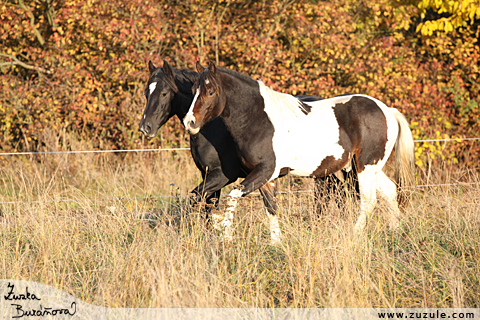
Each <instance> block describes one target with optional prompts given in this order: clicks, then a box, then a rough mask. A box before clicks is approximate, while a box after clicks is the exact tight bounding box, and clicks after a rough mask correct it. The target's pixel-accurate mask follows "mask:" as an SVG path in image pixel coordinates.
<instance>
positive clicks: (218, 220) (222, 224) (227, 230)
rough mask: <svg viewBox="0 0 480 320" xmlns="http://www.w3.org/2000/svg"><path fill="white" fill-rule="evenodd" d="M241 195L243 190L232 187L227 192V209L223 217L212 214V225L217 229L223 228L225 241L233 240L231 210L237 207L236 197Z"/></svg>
mask: <svg viewBox="0 0 480 320" xmlns="http://www.w3.org/2000/svg"><path fill="white" fill-rule="evenodd" d="M242 195H243V192H242V191H241V190H238V189H233V190H232V191H230V193H229V194H228V196H227V197H228V198H227V209H225V215H224V216H223V218H222V217H221V216H219V215H214V216H213V223H214V225H213V227H214V228H215V229H217V230H220V231H221V230H223V231H224V233H223V237H224V239H225V240H226V241H232V240H233V212H234V211H235V208H236V207H237V203H238V198H240V197H241V196H242Z"/></svg>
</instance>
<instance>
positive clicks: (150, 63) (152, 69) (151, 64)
mask: <svg viewBox="0 0 480 320" xmlns="http://www.w3.org/2000/svg"><path fill="white" fill-rule="evenodd" d="M156 68H157V67H155V65H154V64H153V63H152V61H150V60H149V61H148V70H149V71H150V73H153V71H154V70H155V69H156Z"/></svg>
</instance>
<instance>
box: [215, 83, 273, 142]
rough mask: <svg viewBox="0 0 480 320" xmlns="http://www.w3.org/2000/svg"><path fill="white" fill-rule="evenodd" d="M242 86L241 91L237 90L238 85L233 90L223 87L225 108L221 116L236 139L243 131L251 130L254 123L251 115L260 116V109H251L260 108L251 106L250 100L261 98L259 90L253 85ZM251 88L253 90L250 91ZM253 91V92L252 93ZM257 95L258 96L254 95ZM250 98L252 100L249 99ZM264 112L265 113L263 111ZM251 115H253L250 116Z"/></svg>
mask: <svg viewBox="0 0 480 320" xmlns="http://www.w3.org/2000/svg"><path fill="white" fill-rule="evenodd" d="M246 84H247V85H248V86H253V85H254V83H253V84H252V83H246ZM248 86H245V87H244V86H242V88H243V90H242V92H238V91H237V90H238V86H237V87H236V90H235V92H233V90H229V89H228V88H225V89H226V91H225V94H226V105H225V109H224V111H223V112H222V115H221V116H222V118H223V121H224V122H225V126H226V127H227V129H228V130H229V131H230V133H231V134H232V136H233V137H234V139H235V140H236V139H237V138H239V137H242V136H243V135H244V132H245V131H251V130H253V127H254V126H255V125H256V122H255V121H252V118H253V117H255V118H256V117H257V116H258V115H260V116H261V114H262V113H261V112H260V110H253V109H252V108H260V107H261V106H260V105H254V106H252V100H254V101H258V100H261V94H260V91H258V88H255V87H253V88H252V87H248ZM252 90H253V91H252ZM229 91H230V92H229ZM252 93H253V94H252ZM254 95H258V97H256V96H254ZM239 96H240V97H249V98H248V99H249V100H247V99H245V98H244V99H238V97H239ZM250 99H252V100H250ZM264 114H265V113H264ZM252 116H253V117H252ZM265 116H266V114H265Z"/></svg>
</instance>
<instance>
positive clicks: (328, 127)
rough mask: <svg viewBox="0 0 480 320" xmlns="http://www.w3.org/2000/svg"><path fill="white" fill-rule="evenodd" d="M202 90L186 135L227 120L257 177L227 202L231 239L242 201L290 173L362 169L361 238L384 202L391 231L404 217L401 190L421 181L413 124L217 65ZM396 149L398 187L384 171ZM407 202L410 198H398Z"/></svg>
mask: <svg viewBox="0 0 480 320" xmlns="http://www.w3.org/2000/svg"><path fill="white" fill-rule="evenodd" d="M197 71H198V72H199V73H200V76H199V78H198V80H197V81H196V83H195V85H194V88H193V90H194V92H195V96H194V98H193V102H192V104H191V106H190V109H189V111H188V113H187V114H186V116H185V118H184V119H183V123H184V125H185V128H186V130H187V131H188V132H189V133H190V134H192V135H195V134H198V132H200V130H201V128H202V127H203V126H204V125H206V124H208V123H209V121H210V120H211V119H214V118H215V117H218V116H220V117H221V118H222V119H223V122H224V123H225V125H226V127H227V129H228V131H229V132H230V133H231V135H232V137H233V139H234V140H235V142H236V144H237V145H238V148H239V152H240V155H241V159H242V163H243V164H244V165H245V166H247V167H248V168H249V169H250V173H249V174H248V176H247V177H246V178H245V180H244V181H243V182H242V183H241V184H240V186H239V187H238V188H235V189H233V190H232V191H231V192H230V193H229V195H228V200H227V208H226V212H225V214H224V217H223V220H222V221H221V222H220V224H221V225H222V227H223V228H224V237H225V238H226V239H232V237H233V228H232V219H233V212H234V210H235V208H236V205H237V201H238V198H240V197H242V196H245V195H247V194H249V193H251V192H252V191H254V190H255V189H258V188H260V187H262V186H264V185H268V184H270V183H271V182H272V181H273V180H274V179H276V178H277V177H279V176H281V175H283V174H286V173H290V174H293V175H297V176H306V177H315V178H318V177H325V176H327V175H329V174H332V173H334V172H337V171H339V170H345V171H349V170H350V169H351V168H352V167H354V168H356V170H357V175H358V183H359V191H360V215H359V217H358V220H357V222H356V224H355V230H356V231H357V232H358V231H359V230H362V229H363V228H364V227H365V224H366V221H367V216H368V215H369V213H371V212H372V211H373V210H374V207H375V204H376V201H377V196H376V193H377V192H379V194H380V195H381V196H382V197H383V198H385V199H386V200H387V201H388V204H389V211H390V216H391V219H390V225H391V227H393V228H394V227H396V226H397V225H398V218H399V214H400V211H399V206H398V201H397V190H396V184H397V185H398V186H399V187H402V186H406V185H410V184H411V183H412V181H413V179H414V143H413V138H412V133H411V131H410V128H409V125H408V122H407V120H406V119H405V117H404V116H403V115H402V114H401V113H400V112H399V111H398V110H396V109H394V108H389V107H387V106H386V105H385V104H384V103H383V102H381V101H379V100H377V99H375V98H372V97H369V96H366V95H362V94H350V95H343V96H338V97H334V98H330V99H324V100H318V101H312V102H306V101H302V100H299V99H297V98H295V97H294V96H291V95H289V94H285V93H280V92H277V91H274V90H272V89H270V88H269V87H267V86H265V85H264V84H263V83H262V82H261V81H255V80H253V79H251V78H250V77H247V76H245V75H242V74H240V73H237V72H234V71H231V70H226V69H220V68H216V67H215V65H214V64H213V63H211V62H210V63H209V66H208V68H204V67H203V66H201V65H200V63H197ZM394 146H395V148H396V152H395V181H396V184H395V183H394V182H393V181H391V180H390V179H389V178H388V177H387V176H386V175H385V174H384V173H383V171H382V168H383V167H384V165H385V163H386V161H387V159H388V158H389V156H390V154H391V153H392V150H393V147H394ZM398 195H399V196H398V198H399V199H398V200H402V196H403V193H402V192H400V193H398ZM269 217H270V227H271V229H272V230H273V229H275V231H274V232H272V240H273V241H280V240H281V232H280V229H279V227H278V220H277V217H276V216H275V215H270V216H269Z"/></svg>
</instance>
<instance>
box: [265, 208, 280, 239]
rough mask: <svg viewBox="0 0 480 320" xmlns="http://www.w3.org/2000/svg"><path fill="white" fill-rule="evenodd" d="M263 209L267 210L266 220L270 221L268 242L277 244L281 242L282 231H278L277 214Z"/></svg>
mask: <svg viewBox="0 0 480 320" xmlns="http://www.w3.org/2000/svg"><path fill="white" fill-rule="evenodd" d="M265 211H266V212H267V216H268V220H269V222H270V236H271V239H270V243H271V244H279V243H281V242H282V231H280V226H279V225H278V216H277V215H274V214H270V213H269V212H268V210H266V209H265Z"/></svg>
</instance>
